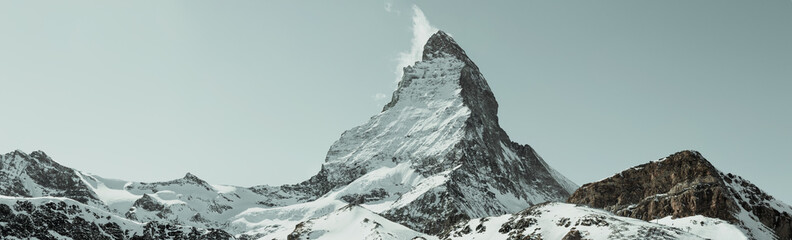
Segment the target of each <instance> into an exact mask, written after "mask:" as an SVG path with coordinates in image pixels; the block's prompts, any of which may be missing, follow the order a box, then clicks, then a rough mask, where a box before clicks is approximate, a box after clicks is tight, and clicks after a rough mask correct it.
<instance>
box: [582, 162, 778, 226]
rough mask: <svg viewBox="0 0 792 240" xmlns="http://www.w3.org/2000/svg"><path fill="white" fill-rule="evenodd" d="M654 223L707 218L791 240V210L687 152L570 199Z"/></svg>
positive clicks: (630, 171)
mask: <svg viewBox="0 0 792 240" xmlns="http://www.w3.org/2000/svg"><path fill="white" fill-rule="evenodd" d="M567 201H568V202H570V203H577V204H585V205H588V206H591V207H595V208H602V209H605V210H608V211H611V212H613V213H615V214H617V215H621V216H627V217H633V218H638V219H643V220H646V221H651V220H654V219H659V218H663V217H666V216H671V217H672V218H681V217H688V216H696V215H702V216H706V217H711V218H718V219H722V220H725V221H728V222H730V223H732V224H735V225H738V226H740V227H741V228H742V230H743V231H744V232H745V233H746V235H747V236H749V237H751V238H753V239H792V235H791V234H792V225H790V224H792V218H790V214H792V208H790V206H789V205H786V204H784V203H782V202H780V201H778V200H776V199H774V198H773V197H772V196H770V195H768V194H766V193H764V192H763V191H762V190H760V189H759V188H758V187H756V186H755V185H753V184H751V183H750V182H748V181H746V180H744V179H742V178H741V177H739V176H735V175H733V174H731V173H729V174H724V173H722V172H720V171H719V170H718V169H716V168H715V167H714V166H713V165H712V164H711V163H710V162H709V161H707V160H706V159H705V158H704V157H703V156H702V155H701V154H700V153H699V152H696V151H682V152H678V153H675V154H672V155H670V156H668V157H665V158H663V159H660V160H658V161H653V162H650V163H646V164H642V165H639V166H636V167H633V168H630V169H627V170H625V171H623V172H621V173H618V174H616V175H614V176H612V177H609V178H606V179H603V180H601V181H598V182H593V183H588V184H584V185H583V186H581V187H580V188H579V189H578V190H577V191H575V192H574V193H573V194H572V196H570V197H569V199H568V200H567Z"/></svg>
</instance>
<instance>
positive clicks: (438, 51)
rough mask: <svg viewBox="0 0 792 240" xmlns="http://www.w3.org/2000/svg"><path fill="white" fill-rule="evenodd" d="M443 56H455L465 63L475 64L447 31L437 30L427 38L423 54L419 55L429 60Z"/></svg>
mask: <svg viewBox="0 0 792 240" xmlns="http://www.w3.org/2000/svg"><path fill="white" fill-rule="evenodd" d="M443 57H455V58H457V59H459V60H461V61H463V62H465V64H467V65H470V66H473V67H475V66H476V65H475V64H473V61H471V60H470V58H468V56H467V54H466V53H465V50H463V49H462V47H460V46H459V44H457V42H456V41H454V38H452V37H451V36H450V35H448V34H447V33H445V32H443V31H442V30H441V31H437V32H436V33H435V34H433V35H432V36H431V37H429V40H427V41H426V44H425V45H424V49H423V56H421V58H422V59H421V60H423V61H429V60H432V59H435V58H443Z"/></svg>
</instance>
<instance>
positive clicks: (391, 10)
mask: <svg viewBox="0 0 792 240" xmlns="http://www.w3.org/2000/svg"><path fill="white" fill-rule="evenodd" d="M385 11H386V12H389V13H395V14H396V15H397V16H399V15H401V11H399V10H396V9H394V8H393V0H386V1H385Z"/></svg>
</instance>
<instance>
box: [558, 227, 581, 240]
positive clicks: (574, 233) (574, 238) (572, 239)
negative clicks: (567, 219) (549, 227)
mask: <svg viewBox="0 0 792 240" xmlns="http://www.w3.org/2000/svg"><path fill="white" fill-rule="evenodd" d="M582 239H583V235H581V234H580V231H578V230H577V229H575V228H572V230H569V232H568V233H567V234H566V235H564V237H563V238H561V240H582Z"/></svg>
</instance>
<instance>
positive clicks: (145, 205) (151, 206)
mask: <svg viewBox="0 0 792 240" xmlns="http://www.w3.org/2000/svg"><path fill="white" fill-rule="evenodd" d="M132 206H134V207H139V208H142V209H144V210H147V211H152V212H156V211H162V209H164V208H165V205H164V204H162V203H160V202H159V201H157V199H154V198H153V197H151V196H149V195H148V194H143V196H142V197H140V198H139V199H138V200H135V203H134V204H132Z"/></svg>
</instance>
